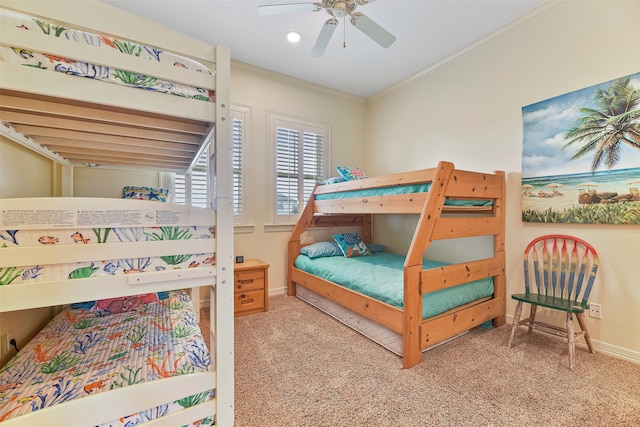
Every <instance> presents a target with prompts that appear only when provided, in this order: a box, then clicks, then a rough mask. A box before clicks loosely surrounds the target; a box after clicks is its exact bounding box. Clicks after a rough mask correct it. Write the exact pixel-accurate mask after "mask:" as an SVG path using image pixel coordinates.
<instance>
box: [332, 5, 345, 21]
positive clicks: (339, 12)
mask: <svg viewBox="0 0 640 427" xmlns="http://www.w3.org/2000/svg"><path fill="white" fill-rule="evenodd" d="M332 10H333V16H335V17H336V18H343V17H345V16H347V15H348V14H349V10H348V9H347V4H346V3H345V2H342V1H337V2H335V3H334V4H333V7H332Z"/></svg>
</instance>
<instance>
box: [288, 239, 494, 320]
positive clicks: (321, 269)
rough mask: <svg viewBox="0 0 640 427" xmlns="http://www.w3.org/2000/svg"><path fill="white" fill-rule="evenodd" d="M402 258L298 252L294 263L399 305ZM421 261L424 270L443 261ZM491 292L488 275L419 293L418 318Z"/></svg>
mask: <svg viewBox="0 0 640 427" xmlns="http://www.w3.org/2000/svg"><path fill="white" fill-rule="evenodd" d="M404 261H405V257H404V256H402V255H397V254H392V253H390V252H374V253H372V254H371V255H367V256H359V257H351V258H347V257H344V256H328V257H319V258H309V257H308V256H306V255H299V256H298V257H297V258H296V261H295V266H296V267H297V268H299V269H300V270H303V271H306V272H308V273H311V274H313V275H315V276H318V277H321V278H323V279H326V280H329V281H331V282H334V283H336V284H339V285H341V286H344V287H346V288H349V289H351V290H353V291H356V292H358V293H361V294H363V295H367V296H370V297H372V298H375V299H377V300H379V301H382V302H385V303H387V304H390V305H392V306H394V307H397V308H400V309H401V308H403V306H404ZM422 265H423V269H425V270H426V269H429V268H436V267H440V266H443V265H447V264H446V263H443V262H439V261H432V260H423V264H422ZM491 295H493V280H492V278H485V279H482V280H477V281H474V282H469V283H465V284H462V285H458V286H454V287H451V288H446V289H441V290H438V291H435V292H430V293H427V294H424V295H423V296H422V318H423V319H427V318H429V317H433V316H436V315H438V314H441V313H443V312H445V311H447V310H450V309H452V308H455V307H458V306H460V305H463V304H467V303H469V302H472V301H475V300H477V299H480V298H485V297H489V296H491Z"/></svg>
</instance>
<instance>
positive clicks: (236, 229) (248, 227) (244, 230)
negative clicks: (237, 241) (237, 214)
mask: <svg viewBox="0 0 640 427" xmlns="http://www.w3.org/2000/svg"><path fill="white" fill-rule="evenodd" d="M255 228H256V227H255V225H253V224H236V225H234V226H233V233H234V234H249V233H253V231H254V229H255Z"/></svg>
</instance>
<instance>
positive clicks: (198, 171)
mask: <svg viewBox="0 0 640 427" xmlns="http://www.w3.org/2000/svg"><path fill="white" fill-rule="evenodd" d="M208 151H209V150H205V151H204V152H203V153H202V155H201V156H200V157H199V158H198V161H197V162H196V164H195V166H194V167H193V170H192V171H191V206H196V207H199V208H206V207H208V206H209V205H208V203H207V198H208V194H209V192H208V191H207V187H208V179H207V175H208V174H207V170H208V167H207V163H208V158H209V155H208Z"/></svg>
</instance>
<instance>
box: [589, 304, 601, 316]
mask: <svg viewBox="0 0 640 427" xmlns="http://www.w3.org/2000/svg"><path fill="white" fill-rule="evenodd" d="M589 316H591V317H594V318H596V319H602V306H601V305H600V304H596V303H593V302H591V303H589Z"/></svg>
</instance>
